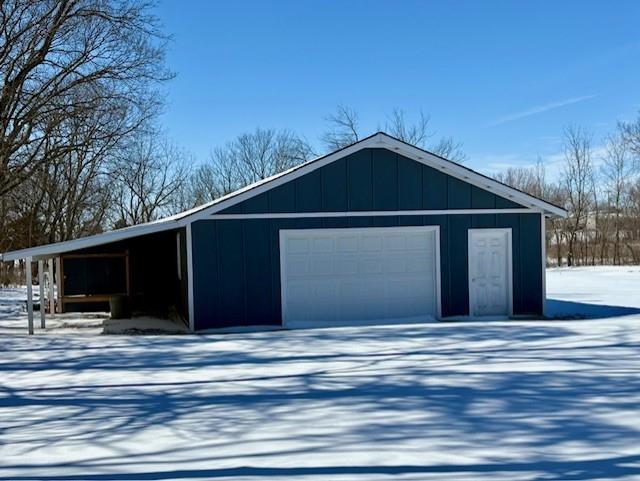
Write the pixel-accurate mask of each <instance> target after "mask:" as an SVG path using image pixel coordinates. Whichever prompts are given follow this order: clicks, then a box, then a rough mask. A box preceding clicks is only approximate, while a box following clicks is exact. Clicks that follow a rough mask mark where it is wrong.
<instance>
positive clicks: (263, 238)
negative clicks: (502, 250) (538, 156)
mask: <svg viewBox="0 0 640 481" xmlns="http://www.w3.org/2000/svg"><path fill="white" fill-rule="evenodd" d="M382 221H384V222H385V223H386V224H387V225H389V226H398V225H419V226H420V225H438V226H440V271H441V272H440V274H441V277H440V283H441V294H442V298H441V302H442V315H443V317H448V316H464V315H468V313H469V303H468V298H469V282H468V261H467V260H468V231H469V229H470V228H477V227H475V226H479V225H482V226H488V227H509V228H511V229H512V242H513V245H512V263H513V308H514V314H515V315H538V314H541V313H542V271H541V269H540V262H539V259H540V256H541V255H542V254H541V245H540V235H539V232H540V215H539V214H502V215H498V216H497V217H496V216H493V215H487V214H474V215H452V216H443V215H438V216H402V217H396V216H392V217H384V218H381V217H377V218H369V217H349V218H324V219H322V218H311V219H252V220H243V221H238V220H236V221H233V220H226V221H225V220H222V221H221V220H211V221H197V222H195V223H194V224H193V255H194V298H195V318H196V323H197V324H196V329H207V328H214V327H224V326H231V325H259V324H280V322H281V315H282V314H281V304H280V247H279V242H280V238H279V232H280V230H281V229H314V228H322V227H326V228H332V227H374V226H377V225H380V223H381V222H382Z"/></svg>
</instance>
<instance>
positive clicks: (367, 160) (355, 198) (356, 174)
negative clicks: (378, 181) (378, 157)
mask: <svg viewBox="0 0 640 481" xmlns="http://www.w3.org/2000/svg"><path fill="white" fill-rule="evenodd" d="M372 180H373V169H372V165H371V149H365V150H361V151H359V152H356V153H355V154H352V155H350V156H349V159H348V160H347V182H348V183H347V198H348V205H347V209H348V210H356V211H357V210H373V182H372Z"/></svg>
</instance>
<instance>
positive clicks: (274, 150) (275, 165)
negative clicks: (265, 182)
mask: <svg viewBox="0 0 640 481" xmlns="http://www.w3.org/2000/svg"><path fill="white" fill-rule="evenodd" d="M313 155H314V153H313V150H312V149H311V147H310V145H309V144H308V143H307V141H306V140H305V139H304V138H302V137H300V136H298V135H296V134H295V133H293V132H291V131H289V130H280V131H276V130H274V129H260V128H258V129H256V130H254V131H253V132H249V133H245V134H242V135H240V136H238V137H237V138H236V139H235V140H233V141H231V142H228V143H227V144H226V145H225V146H223V147H218V148H216V149H214V150H213V151H212V152H211V155H210V157H209V161H208V162H207V163H205V164H203V165H200V166H199V167H198V168H197V169H196V171H195V172H194V174H193V176H192V178H191V182H190V183H191V185H192V190H191V199H192V203H193V204H194V205H198V204H202V203H204V202H208V201H210V200H214V199H217V198H218V197H221V196H223V195H226V194H229V193H230V192H233V191H235V190H237V189H240V188H242V187H244V186H246V185H248V184H251V183H253V182H257V181H259V180H262V179H266V178H267V177H270V176H272V175H274V174H278V173H280V172H282V171H284V170H287V169H289V168H291V167H294V166H296V165H298V164H301V163H302V162H305V161H306V160H308V159H310V158H311V157H312V156H313Z"/></svg>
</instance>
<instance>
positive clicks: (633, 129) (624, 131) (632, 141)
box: [618, 114, 640, 162]
mask: <svg viewBox="0 0 640 481" xmlns="http://www.w3.org/2000/svg"><path fill="white" fill-rule="evenodd" d="M618 127H619V130H620V133H621V135H622V138H623V139H624V141H625V142H626V143H627V147H628V148H629V150H630V151H631V153H633V155H635V157H636V160H637V161H639V162H640V114H639V115H638V118H637V119H636V120H635V121H634V122H621V123H620V124H619V125H618Z"/></svg>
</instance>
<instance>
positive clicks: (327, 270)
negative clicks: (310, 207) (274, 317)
mask: <svg viewBox="0 0 640 481" xmlns="http://www.w3.org/2000/svg"><path fill="white" fill-rule="evenodd" d="M437 229H438V227H434V226H430V227H381V228H378V227H375V228H363V229H359V228H358V229H305V230H282V231H280V262H281V266H280V268H281V282H282V316H283V321H284V324H285V325H286V326H289V327H295V326H305V325H338V324H352V323H358V322H372V321H418V320H426V319H429V318H436V317H439V302H438V299H439V286H438V282H437V279H439V268H438V262H437V259H438V258H439V253H438V246H439V239H438V230H437Z"/></svg>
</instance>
